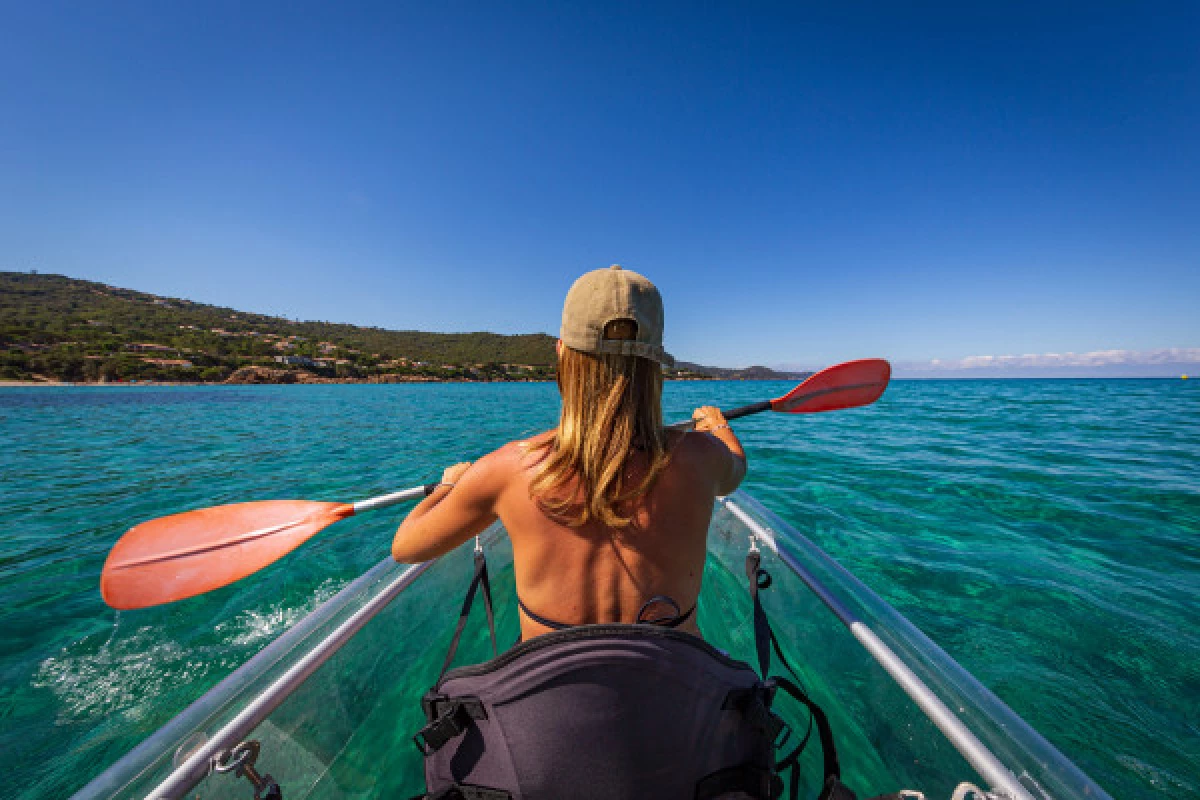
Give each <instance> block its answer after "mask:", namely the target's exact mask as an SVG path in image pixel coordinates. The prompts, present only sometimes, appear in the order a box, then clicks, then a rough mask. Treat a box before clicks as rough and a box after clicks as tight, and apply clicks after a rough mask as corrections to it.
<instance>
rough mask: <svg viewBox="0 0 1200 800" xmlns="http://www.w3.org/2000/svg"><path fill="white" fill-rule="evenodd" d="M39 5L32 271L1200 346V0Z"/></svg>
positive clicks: (743, 330)
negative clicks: (594, 284) (611, 267)
mask: <svg viewBox="0 0 1200 800" xmlns="http://www.w3.org/2000/svg"><path fill="white" fill-rule="evenodd" d="M243 6H244V7H243ZM2 9H3V10H2V12H0V14H2V17H3V20H4V21H3V24H0V71H2V74H3V75H4V76H5V79H4V80H3V81H0V269H15V270H25V269H38V270H40V271H45V272H57V273H64V274H67V275H71V276H75V277H82V278H90V279H95V280H102V281H105V282H109V283H113V284H116V285H121V286H127V287H131V288H136V289H141V290H145V291H150V292H155V293H159V294H165V295H173V296H182V297H188V298H191V299H194V300H199V301H204V302H213V303H220V304H223V305H230V306H234V307H238V308H243V309H246V310H253V311H262V312H268V313H276V314H280V315H286V316H289V317H299V318H303V319H328V320H336V321H344V322H354V323H359V324H370V325H379V326H384V327H390V328H416V329H424V330H441V331H462V330H494V331H500V332H530V331H546V332H555V331H556V330H557V325H558V315H559V311H560V308H561V302H562V297H563V295H564V293H565V291H566V289H567V287H568V286H569V285H570V283H571V281H572V280H573V279H574V277H576V276H577V275H578V274H579V273H581V272H582V271H584V270H586V269H590V268H595V267H601V266H606V265H607V264H610V263H613V262H617V263H622V264H625V265H626V266H628V267H630V268H632V269H637V270H639V271H641V272H643V273H645V274H646V275H648V276H649V277H651V279H653V280H654V281H656V282H657V283H658V284H659V286H660V287H661V288H662V290H663V294H664V296H665V299H666V304H667V318H668V332H667V345H668V348H669V349H671V350H672V351H673V352H675V353H676V355H677V356H679V357H682V358H686V359H689V360H696V361H701V362H704V363H710V364H720V365H729V366H738V365H746V364H750V363H765V364H772V365H778V364H796V365H801V366H819V365H822V364H828V363H832V362H835V361H840V360H844V359H848V358H855V357H861V356H876V355H878V356H885V357H888V358H891V359H893V360H894V361H896V362H898V363H901V364H905V365H911V368H912V369H914V370H917V369H919V368H920V367H921V365H925V364H927V362H929V361H931V360H932V359H939V360H940V363H941V365H942V367H943V368H944V369H945V370H953V369H955V368H957V367H955V365H958V366H959V367H961V366H964V365H965V364H972V363H973V364H975V365H976V367H977V366H978V362H963V361H962V359H966V358H970V357H979V356H1004V355H1039V356H1041V355H1044V354H1060V355H1061V354H1068V353H1070V354H1087V353H1094V352H1096V351H1121V352H1125V353H1129V354H1132V355H1129V356H1128V358H1127V359H1126V360H1127V361H1131V362H1134V363H1138V362H1140V361H1153V360H1154V359H1157V360H1158V361H1159V362H1161V363H1167V362H1170V363H1172V366H1171V367H1170V368H1169V369H1168V370H1167V371H1168V372H1169V371H1171V370H1174V369H1175V366H1173V364H1174V362H1175V361H1178V360H1180V358H1182V360H1183V361H1184V362H1187V361H1188V360H1189V359H1193V360H1195V361H1200V351H1197V348H1200V321H1198V320H1200V313H1197V305H1198V303H1197V301H1198V299H1200V48H1198V47H1197V46H1196V42H1197V41H1200V6H1197V5H1196V4H1170V3H1155V4H1134V3H1123V4H1116V5H1109V4H1105V3H1086V4H1085V3H1079V4H1053V3H1052V4H1045V3H1040V4H1032V3H1031V4H1021V3H994V4H987V5H984V4H975V3H945V4H931V3H886V4H885V3H879V4H876V3H825V4H800V3H791V4H779V5H770V4H765V3H729V4H708V3H706V4H695V3H686V4H685V3H655V4H635V3H629V4H624V3H594V4H580V3H530V4H525V3H511V4H503V7H501V4H495V3H479V4H467V3H454V2H448V3H405V4H401V3H379V4H363V3H347V4H333V3H324V4H307V3H288V4H268V3H253V4H235V3H216V2H210V3H196V2H180V3H144V4H139V3H120V2H114V3H104V4H79V3H74V4H58V3H36V4H35V3H20V4H12V3H4V4H3V5H2ZM1150 351H1153V352H1156V353H1158V355H1156V356H1155V355H1145V354H1146V353H1148V352H1150ZM1164 351H1168V355H1166V356H1164V355H1163V352H1164ZM1172 352H1173V353H1174V354H1175V355H1174V356H1172V355H1170V353H1172ZM1064 358H1065V359H1066V361H1067V362H1069V361H1070V359H1069V358H1066V357H1065V356H1064ZM1172 359H1173V360H1172ZM1094 361H1095V359H1093V362H1094ZM1100 361H1103V359H1100ZM1031 363H1032V362H1031ZM1040 368H1047V367H1046V365H1045V364H1043V365H1042V367H1040ZM1075 368H1076V367H1072V369H1075ZM1094 369H1096V370H1098V371H1099V372H1101V373H1103V372H1104V371H1105V370H1106V369H1109V366H1106V365H1105V364H1099V365H1094ZM1164 369H1166V368H1164Z"/></svg>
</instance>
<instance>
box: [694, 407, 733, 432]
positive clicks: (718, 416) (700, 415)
mask: <svg viewBox="0 0 1200 800" xmlns="http://www.w3.org/2000/svg"><path fill="white" fill-rule="evenodd" d="M692 419H693V420H694V421H695V423H696V426H695V427H696V430H698V431H711V430H713V429H714V428H716V427H718V426H720V425H724V426H725V427H726V428H728V427H729V423H728V422H726V421H725V415H724V414H722V413H721V409H719V408H717V407H716V406H700V407H699V408H697V409H696V410H695V411H693V412H692Z"/></svg>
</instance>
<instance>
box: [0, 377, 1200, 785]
mask: <svg viewBox="0 0 1200 800" xmlns="http://www.w3.org/2000/svg"><path fill="white" fill-rule="evenodd" d="M787 388H788V387H787V386H786V385H784V384H772V383H734V382H729V383H726V382H720V383H676V384H669V385H668V387H667V390H666V393H665V399H664V406H665V408H666V409H667V419H668V421H671V420H674V419H679V418H683V417H686V416H687V415H688V414H689V413H690V410H691V408H693V407H694V406H696V405H701V404H716V405H721V406H726V407H728V406H736V405H741V404H743V403H746V402H751V401H756V400H760V399H763V398H765V397H767V396H770V395H772V394H778V393H781V392H782V391H785V390H786V389H787ZM557 413H558V406H557V395H556V393H555V390H554V387H553V385H550V384H491V385H478V384H473V385H466V384H460V385H419V386H411V385H409V386H327V387H326V386H279V387H272V386H268V387H213V388H201V387H178V388H175V387H123V388H114V387H105V388H101V387H78V388H11V389H3V388H0V436H2V441H3V449H2V450H0V520H3V532H2V534H0V615H2V618H0V626H2V630H3V632H4V635H3V638H2V639H0V752H3V753H4V754H5V755H6V761H7V763H8V769H9V772H10V774H9V775H8V776H7V777H6V780H5V781H3V782H2V783H0V786H3V788H0V794H2V795H4V796H20V797H30V798H41V797H46V798H49V797H61V796H64V795H65V794H68V793H69V792H71V791H74V790H76V789H78V788H79V787H81V786H82V785H83V784H84V783H86V782H87V780H89V779H90V778H91V777H93V776H95V775H96V774H97V773H99V772H100V771H101V770H102V769H103V768H104V767H105V766H107V765H108V764H109V763H111V762H112V761H113V760H114V759H115V758H117V757H118V756H119V755H121V754H123V753H124V752H125V751H127V750H128V749H129V748H130V747H132V746H133V745H134V744H136V743H137V742H138V741H139V740H140V739H141V738H142V737H144V736H145V735H147V734H148V733H150V732H152V731H153V730H154V729H155V728H157V727H158V726H159V725H161V724H162V723H164V722H165V721H167V720H168V719H170V717H171V716H172V715H174V714H175V713H177V712H178V711H180V710H181V709H183V708H184V707H185V706H186V705H187V704H188V703H189V702H190V701H191V700H193V699H195V698H196V697H198V696H199V695H200V694H201V693H202V692H203V691H204V690H206V689H207V688H209V687H211V686H212V685H213V684H214V683H216V682H217V681H218V680H220V679H221V678H222V677H223V676H225V675H227V674H228V673H229V672H230V671H232V670H233V669H234V668H236V667H237V666H238V665H239V664H241V663H243V662H244V661H245V660H246V659H247V658H249V657H250V656H251V655H253V654H254V653H255V652H257V651H258V650H259V649H261V648H262V647H263V646H264V645H265V644H266V643H267V642H269V641H270V640H271V639H272V638H273V637H274V636H276V635H278V634H279V633H280V632H282V631H283V630H285V629H286V628H287V627H288V626H289V625H291V624H292V623H294V622H295V621H296V620H298V619H300V618H301V617H302V616H303V615H304V614H305V613H307V611H309V610H311V609H312V608H314V607H316V605H318V604H319V603H320V602H321V601H322V600H323V599H325V598H327V597H329V596H331V595H332V594H333V593H335V592H336V591H337V590H338V589H339V588H340V587H341V586H343V585H345V584H346V583H347V582H348V581H350V580H352V579H353V578H354V577H355V576H356V575H358V574H359V573H361V572H362V571H363V570H365V569H366V568H367V567H369V566H370V565H372V564H374V563H375V562H376V561H378V560H379V559H380V558H382V557H383V556H385V555H386V553H387V546H388V540H389V536H390V532H391V531H392V530H393V529H394V525H395V523H396V521H397V519H398V518H399V516H400V514H401V513H402V512H385V513H384V514H383V515H376V516H375V517H374V518H365V519H352V520H349V521H347V522H345V523H341V524H339V525H338V526H337V527H336V528H334V529H331V530H330V531H328V532H326V534H323V535H322V536H320V537H318V538H317V539H316V540H314V541H313V542H311V543H309V544H308V545H306V546H305V547H304V548H303V549H301V550H300V551H298V552H297V553H296V554H295V555H293V556H292V557H290V558H288V559H284V560H283V561H282V562H280V563H278V564H276V565H274V566H273V567H271V568H268V569H267V570H264V571H263V572H262V573H260V574H259V575H257V576H255V577H254V578H253V579H250V580H246V581H242V582H241V583H238V584H235V585H234V586H231V587H228V588H226V589H223V590H220V591H218V592H214V593H212V594H210V595H207V596H205V597H201V598H196V599H193V600H189V601H186V602H183V603H177V604H174V605H171V606H167V607H164V608H158V609H148V610H143V611H136V612H123V613H116V612H113V611H111V610H109V609H107V608H106V607H105V606H104V604H103V603H102V602H101V600H100V595H99V591H98V579H99V573H100V568H101V566H102V564H103V562H104V558H105V556H106V555H107V553H108V550H109V549H110V548H111V546H112V544H113V543H114V542H115V541H116V539H117V538H118V537H119V536H120V535H121V533H123V532H124V531H125V530H126V529H127V528H129V527H130V526H131V525H133V524H135V523H137V522H140V521H143V520H146V519H150V518H153V517H157V516H161V515H164V514H169V513H174V512H178V511H183V510H187V509H192V508H198V507H203V506H211V505H216V504H219V503H230V502H238V501H242V500H249V499H269V498H306V499H319V500H354V499H359V498H363V497H367V496H371V495H374V494H378V493H381V492H384V491H388V490H393V489H396V488H401V487H404V486H409V485H415V484H419V483H424V482H427V481H429V480H431V479H433V478H436V477H437V475H438V474H439V471H440V467H441V466H443V465H446V464H449V463H452V462H455V461H459V460H463V459H469V458H472V457H473V456H475V455H477V454H480V453H482V452H485V451H487V450H489V449H491V448H493V447H496V446H498V445H500V444H502V443H503V442H505V441H508V440H510V439H514V438H519V437H522V436H525V435H528V434H530V433H533V432H535V431H537V430H541V429H544V428H546V427H549V426H550V425H552V424H553V423H554V421H555V418H556V415H557ZM735 427H736V429H737V431H738V433H739V435H741V436H742V438H743V440H744V442H745V443H746V445H747V450H748V452H749V455H750V460H751V470H750V477H749V479H748V482H747V488H748V489H749V491H750V492H751V493H752V494H754V495H755V496H757V497H758V498H759V499H760V500H762V501H763V503H765V504H766V505H767V506H768V507H769V508H771V509H772V510H773V511H775V512H776V513H778V514H780V515H781V516H782V517H783V518H784V519H786V520H787V521H789V522H790V523H791V524H793V525H794V526H795V527H796V528H797V529H799V530H800V531H801V532H803V533H805V534H806V535H808V536H809V537H811V538H812V539H813V540H814V541H815V542H817V544H819V545H820V546H822V547H823V548H825V549H826V550H827V551H828V552H829V553H830V554H832V555H833V556H834V557H835V558H837V559H839V560H840V561H841V562H842V563H844V564H845V565H846V566H847V567H849V568H850V569H851V570H852V571H853V572H855V573H856V574H857V575H858V576H859V577H860V578H861V579H862V580H863V581H864V582H865V583H867V584H868V585H869V586H871V587H872V588H873V589H875V590H876V591H877V592H878V593H879V594H881V595H882V596H883V597H884V598H885V599H887V600H888V601H889V602H891V603H892V604H893V605H895V606H896V607H897V608H898V609H899V610H900V611H901V612H903V613H904V614H906V615H907V616H908V617H909V618H910V619H911V620H912V621H913V622H914V623H916V624H917V625H918V626H919V627H920V628H922V629H923V630H924V631H925V632H926V633H927V634H928V635H929V636H930V637H931V638H932V639H933V640H934V641H936V642H938V643H939V644H940V645H941V646H942V647H943V648H944V649H945V650H946V651H948V652H949V653H950V654H951V655H952V656H953V657H954V658H956V659H957V660H958V661H959V662H960V663H961V664H962V665H963V666H965V667H966V668H967V669H968V670H970V671H971V672H973V673H974V674H975V675H976V677H978V678H979V679H980V680H981V681H982V682H983V683H984V684H985V685H986V686H988V687H989V688H991V689H992V690H993V691H994V692H995V693H996V694H998V695H999V696H1000V697H1001V698H1002V699H1004V700H1005V701H1006V702H1007V703H1008V704H1009V705H1010V706H1011V707H1012V708H1013V709H1014V710H1015V711H1017V713H1019V714H1020V715H1021V716H1023V717H1024V718H1025V719H1026V720H1027V721H1028V722H1029V723H1030V724H1032V725H1033V726H1034V727H1035V728H1036V729H1038V730H1039V731H1041V733H1042V734H1043V735H1045V736H1046V737H1047V738H1048V739H1050V740H1051V741H1052V742H1053V743H1054V744H1055V745H1057V746H1058V747H1059V748H1060V749H1061V750H1063V751H1064V752H1065V753H1066V754H1067V755H1068V756H1069V757H1071V758H1072V759H1073V760H1075V761H1076V763H1077V764H1079V766H1080V767H1082V768H1083V769H1084V771H1085V772H1087V773H1088V774H1089V775H1091V777H1092V778H1093V779H1095V780H1096V781H1097V782H1098V783H1099V784H1100V785H1101V786H1103V787H1104V788H1105V789H1107V790H1108V791H1109V792H1110V793H1111V794H1112V795H1113V796H1114V797H1122V798H1138V797H1153V796H1159V795H1163V794H1166V795H1170V796H1180V797H1182V796H1197V795H1198V794H1200V752H1198V749H1200V748H1198V745H1197V743H1198V742H1200V602H1198V600H1197V598H1198V597H1200V546H1198V542H1200V538H1198V536H1200V386H1197V385H1196V384H1195V383H1194V382H1191V383H1188V382H1183V381H1178V380H1176V381H1167V380H1161V381H1156V380H1120V381H1100V380H1056V381H923V382H918V381H913V382H905V381H898V382H895V383H894V384H893V385H892V387H891V388H890V389H889V390H888V392H887V394H886V395H885V397H884V398H883V399H882V400H881V401H880V402H879V403H877V404H876V405H875V406H873V407H871V408H868V409H859V410H855V411H849V412H841V413H830V414H820V415H805V416H795V417H788V418H782V417H781V416H780V415H763V416H760V417H754V418H750V419H747V420H744V421H741V422H738V423H737V424H736V426H735ZM456 602H457V599H455V600H454V601H453V602H449V601H448V604H447V612H446V613H447V614H452V613H454V611H453V609H452V606H453V605H454V604H455V603H456ZM423 689H424V687H413V690H414V697H415V696H416V694H415V693H417V692H419V691H422V690H423ZM13 772H15V774H11V773H13Z"/></svg>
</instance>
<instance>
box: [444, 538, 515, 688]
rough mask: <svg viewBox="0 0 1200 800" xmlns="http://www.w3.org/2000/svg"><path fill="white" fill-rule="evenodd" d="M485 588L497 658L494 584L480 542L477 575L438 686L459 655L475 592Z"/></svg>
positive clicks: (472, 579) (488, 617) (493, 649)
mask: <svg viewBox="0 0 1200 800" xmlns="http://www.w3.org/2000/svg"><path fill="white" fill-rule="evenodd" d="M481 586H482V587H483V607H484V609H485V610H486V611H487V621H488V631H489V632H490V633H491V634H492V655H493V656H497V655H499V654H500V651H499V650H498V649H497V648H496V618H495V614H494V612H493V611H492V584H491V581H489V580H488V570H487V559H486V558H484V555H483V548H482V547H481V546H480V545H479V542H478V540H476V543H475V575H474V577H472V578H471V585H470V587H468V589H467V596H466V598H465V599H464V600H463V605H462V611H461V612H460V613H459V615H458V626H457V627H455V629H454V637H453V638H452V639H451V640H450V649H449V650H448V651H447V652H446V660H445V661H443V662H442V671H441V672H439V673H438V679H437V684H435V685H440V684H441V682H442V678H444V677H445V676H446V672H447V671H448V670H449V669H450V665H451V664H453V663H454V656H455V654H456V653H458V643H459V640H460V639H462V635H463V630H464V629H465V628H466V627H467V617H469V616H470V615H471V605H472V604H473V603H474V602H475V592H477V591H478V590H479V587H481Z"/></svg>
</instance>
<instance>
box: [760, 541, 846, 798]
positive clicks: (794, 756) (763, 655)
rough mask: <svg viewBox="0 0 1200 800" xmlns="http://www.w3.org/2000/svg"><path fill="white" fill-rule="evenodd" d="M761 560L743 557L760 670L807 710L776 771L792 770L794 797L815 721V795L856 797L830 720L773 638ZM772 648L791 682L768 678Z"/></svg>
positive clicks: (766, 580)
mask: <svg viewBox="0 0 1200 800" xmlns="http://www.w3.org/2000/svg"><path fill="white" fill-rule="evenodd" d="M761 563H762V555H761V554H760V553H759V551H758V549H757V548H755V549H752V550H751V551H750V553H749V554H748V555H747V556H746V577H747V578H749V580H750V599H751V602H753V604H754V646H755V650H756V652H757V655H758V667H759V672H760V674H761V675H762V678H763V680H764V681H766V682H768V683H771V684H773V685H775V686H777V687H778V688H780V689H782V690H783V691H784V692H786V693H787V694H788V695H790V696H791V697H793V698H795V699H796V700H797V701H798V702H799V703H800V704H801V705H803V706H804V707H805V708H807V709H808V711H809V718H808V731H807V732H806V733H805V734H804V738H803V739H801V741H800V743H799V744H798V745H796V747H794V748H793V749H792V751H791V752H790V753H788V754H787V755H786V756H784V757H783V758H781V759H779V761H778V762H777V763H776V765H775V768H776V770H777V771H778V772H783V771H784V770H791V774H790V778H791V780H790V781H789V782H788V784H789V785H788V789H789V794H790V796H791V797H793V798H795V797H797V795H798V793H799V788H800V771H799V770H798V769H797V768H796V766H797V762H798V761H799V759H800V754H801V753H802V752H803V751H804V748H805V747H806V746H807V745H808V741H809V738H810V737H811V735H812V729H813V725H814V724H815V725H816V728H817V736H818V737H819V738H820V740H821V755H822V757H823V760H824V764H823V767H824V775H825V780H824V782H823V787H822V789H821V793H820V794H819V795H818V796H817V800H855V795H854V792H852V791H850V789H848V788H847V787H846V785H845V784H843V783H842V779H841V777H842V770H841V765H840V764H839V763H838V757H837V748H836V747H835V746H834V743H833V729H832V728H831V727H830V725H829V719H828V717H826V716H825V712H824V711H823V710H822V709H821V707H820V706H819V705H817V704H816V702H814V701H813V699H812V698H811V697H809V696H808V693H807V692H806V691H804V689H803V688H802V686H801V684H800V676H799V675H797V674H796V670H795V669H793V668H792V665H791V663H790V662H789V661H788V660H787V656H785V655H784V654H783V648H781V647H780V646H779V640H778V639H777V638H775V631H774V630H772V629H771V623H770V621H769V620H768V619H767V612H766V610H765V609H764V608H763V605H762V598H761V597H759V592H760V591H761V590H763V589H768V588H770V586H771V574H770V573H769V572H767V571H766V570H765V569H763V568H762V567H761ZM772 650H774V651H775V655H776V656H778V657H779V662H780V663H781V664H783V666H784V668H785V669H787V671H788V672H789V673H791V675H792V677H793V678H795V681H794V682H793V681H792V680H789V679H788V678H785V677H783V676H776V677H770V678H769V677H768V676H769V675H770V671H771V651H772ZM785 740H786V737H785ZM783 743H784V742H783V741H780V742H779V743H778V744H777V745H776V746H782V744H783Z"/></svg>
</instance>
